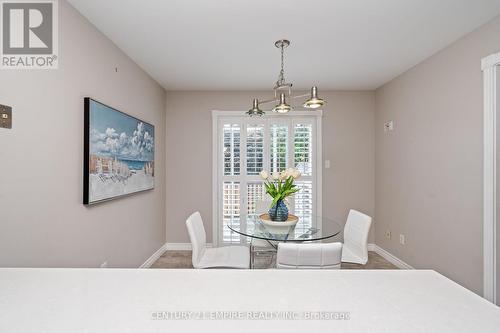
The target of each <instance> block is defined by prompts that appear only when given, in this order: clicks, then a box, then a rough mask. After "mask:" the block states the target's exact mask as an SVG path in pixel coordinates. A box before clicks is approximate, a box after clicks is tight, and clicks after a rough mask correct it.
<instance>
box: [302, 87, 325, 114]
mask: <svg viewBox="0 0 500 333" xmlns="http://www.w3.org/2000/svg"><path fill="white" fill-rule="evenodd" d="M325 104H326V102H325V101H324V100H322V99H321V98H319V97H318V88H317V87H312V88H311V98H309V99H308V100H307V101H306V102H305V103H304V105H303V106H304V107H305V108H308V109H317V108H319V107H322V106H323V105H325Z"/></svg>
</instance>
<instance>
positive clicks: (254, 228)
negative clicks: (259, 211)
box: [227, 214, 342, 242]
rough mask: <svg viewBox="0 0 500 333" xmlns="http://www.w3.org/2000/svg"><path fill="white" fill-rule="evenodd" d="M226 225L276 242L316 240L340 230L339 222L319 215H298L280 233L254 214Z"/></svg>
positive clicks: (246, 234) (231, 228) (328, 236)
mask: <svg viewBox="0 0 500 333" xmlns="http://www.w3.org/2000/svg"><path fill="white" fill-rule="evenodd" d="M227 226H228V228H229V229H230V230H231V231H234V232H236V233H238V234H240V235H243V236H247V237H252V238H258V239H264V240H268V241H277V242H305V241H318V240H322V239H327V238H330V237H334V236H337V235H338V234H339V233H340V232H341V231H342V227H341V226H340V224H339V223H337V222H335V221H333V220H331V219H327V218H324V217H321V216H308V217H306V218H301V217H299V222H297V224H296V225H295V226H294V227H289V228H288V229H285V230H284V231H283V232H280V233H276V231H275V230H273V229H271V228H269V227H267V226H266V225H265V224H264V223H262V221H261V220H260V218H259V216H258V215H255V214H251V215H247V216H246V218H245V219H244V220H243V221H241V220H240V219H237V220H236V219H235V220H231V221H229V222H228V224H227Z"/></svg>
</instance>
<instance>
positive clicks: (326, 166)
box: [325, 160, 332, 169]
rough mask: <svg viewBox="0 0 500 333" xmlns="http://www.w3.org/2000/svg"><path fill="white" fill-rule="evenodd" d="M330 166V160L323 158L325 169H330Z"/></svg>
mask: <svg viewBox="0 0 500 333" xmlns="http://www.w3.org/2000/svg"><path fill="white" fill-rule="evenodd" d="M331 166H332V164H331V163H330V160H325V169H330V167H331Z"/></svg>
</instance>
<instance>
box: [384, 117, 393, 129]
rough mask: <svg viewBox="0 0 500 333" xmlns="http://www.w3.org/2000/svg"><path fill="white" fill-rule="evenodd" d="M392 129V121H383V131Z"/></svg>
mask: <svg viewBox="0 0 500 333" xmlns="http://www.w3.org/2000/svg"><path fill="white" fill-rule="evenodd" d="M389 131H394V121H392V120H391V121H387V122H385V123H384V132H389Z"/></svg>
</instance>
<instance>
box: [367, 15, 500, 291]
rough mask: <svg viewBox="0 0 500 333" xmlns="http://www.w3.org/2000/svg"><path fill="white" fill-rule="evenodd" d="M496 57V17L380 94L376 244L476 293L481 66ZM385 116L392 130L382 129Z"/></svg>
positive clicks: (499, 34) (499, 33)
mask: <svg viewBox="0 0 500 333" xmlns="http://www.w3.org/2000/svg"><path fill="white" fill-rule="evenodd" d="M498 51H500V18H497V19H496V20H494V21H492V22H490V23H489V24H487V25H485V26H483V27H481V28H480V29H479V30H477V31H474V32H472V33H471V34H469V35H467V36H465V37H464V38H462V39H460V40H459V41H457V42H455V43H454V44H452V45H451V46H449V47H447V48H446V49H444V50H443V51H441V52H439V53H438V54H436V55H434V56H432V57H430V58H429V59H427V60H426V61H424V62H423V63H421V64H419V65H418V66H416V67H414V68H412V69H411V70H409V71H408V72H406V73H404V74H403V75H401V76H399V77H398V78H396V79H394V80H393V81H391V82H389V83H388V84H386V85H384V86H383V87H381V88H379V89H378V90H377V91H376V119H375V133H376V149H375V156H376V163H375V166H376V167H375V168H376V176H375V179H376V186H375V188H376V192H375V202H376V209H375V212H376V215H375V218H376V221H377V228H376V243H377V244H378V245H380V246H382V247H383V248H384V249H386V250H388V251H389V252H391V253H393V254H394V255H396V256H397V257H399V258H401V259H402V260H404V261H406V262H407V263H409V264H410V265H412V266H414V267H416V268H431V269H436V270H437V271H439V272H440V273H442V274H444V275H446V276H448V277H450V278H452V279H453V280H455V281H457V282H459V283H460V284H462V285H464V286H466V287H467V288H469V289H471V290H473V291H475V292H476V293H482V277H483V274H482V269H483V265H482V260H483V258H482V215H483V214H482V202H483V201H482V180H483V179H482V175H483V173H482V164H483V163H482V159H483V154H482V149H483V141H482V140H483V137H482V135H483V125H482V121H483V116H482V112H483V110H482V105H483V99H482V98H483V97H482V96H483V90H482V73H481V69H480V62H481V58H483V57H484V56H487V55H489V54H490V53H494V52H498ZM389 120H393V121H394V123H395V130H394V132H389V133H384V130H383V124H384V122H385V121H389ZM387 229H390V230H391V231H392V239H391V240H388V239H386V238H385V236H384V233H385V231H386V230H387ZM400 233H403V234H405V235H406V245H405V246H401V245H399V234H400Z"/></svg>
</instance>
